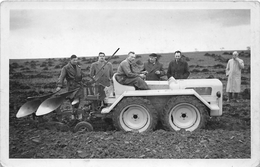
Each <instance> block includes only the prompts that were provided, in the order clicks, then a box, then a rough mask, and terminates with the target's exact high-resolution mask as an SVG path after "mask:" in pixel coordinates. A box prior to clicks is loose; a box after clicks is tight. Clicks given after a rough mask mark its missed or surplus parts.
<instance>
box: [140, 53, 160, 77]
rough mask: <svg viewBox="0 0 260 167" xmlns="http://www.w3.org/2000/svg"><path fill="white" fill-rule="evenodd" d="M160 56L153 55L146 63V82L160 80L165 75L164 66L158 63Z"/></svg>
mask: <svg viewBox="0 0 260 167" xmlns="http://www.w3.org/2000/svg"><path fill="white" fill-rule="evenodd" d="M158 59H159V55H157V54H155V53H152V54H150V55H149V59H148V61H147V62H146V63H144V73H146V80H160V79H161V76H163V75H165V72H164V70H163V64H162V63H160V62H159V61H158Z"/></svg>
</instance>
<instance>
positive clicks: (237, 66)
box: [226, 51, 244, 102]
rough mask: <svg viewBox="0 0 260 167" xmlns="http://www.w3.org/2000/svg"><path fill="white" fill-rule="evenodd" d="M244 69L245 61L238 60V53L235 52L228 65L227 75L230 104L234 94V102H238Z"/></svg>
mask: <svg viewBox="0 0 260 167" xmlns="http://www.w3.org/2000/svg"><path fill="white" fill-rule="evenodd" d="M243 68H244V61H243V60H242V59H240V58H238V52H237V51H234V52H233V57H232V59H230V60H229V61H228V63H227V67H226V75H227V77H228V81H227V89H226V91H227V92H228V100H227V101H228V102H229V101H230V100H231V99H232V94H233V93H234V100H235V102H238V93H239V92H240V87H241V70H242V69H243Z"/></svg>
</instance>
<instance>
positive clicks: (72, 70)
mask: <svg viewBox="0 0 260 167" xmlns="http://www.w3.org/2000/svg"><path fill="white" fill-rule="evenodd" d="M65 79H66V80H67V88H68V91H71V90H74V89H76V88H79V87H80V82H81V81H82V71H81V68H80V66H79V65H78V58H77V56H76V55H72V56H71V57H70V61H69V62H68V64H67V65H65V66H64V67H63V68H62V69H61V73H60V76H59V78H58V81H57V88H56V91H59V90H61V88H62V87H63V85H64V80H65ZM82 97H83V89H82V88H81V89H79V90H78V91H76V92H75V93H74V94H73V95H71V96H70V101H71V102H72V101H73V100H74V99H78V100H79V102H78V103H77V104H75V105H74V108H75V109H76V110H77V109H78V108H79V104H80V102H81V99H82ZM74 112H75V111H74ZM57 114H58V117H59V116H60V115H59V114H60V108H58V109H57ZM59 119H61V118H59Z"/></svg>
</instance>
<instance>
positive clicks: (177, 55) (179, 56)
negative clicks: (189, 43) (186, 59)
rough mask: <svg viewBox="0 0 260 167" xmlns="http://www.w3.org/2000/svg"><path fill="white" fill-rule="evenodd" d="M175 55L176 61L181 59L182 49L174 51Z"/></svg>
mask: <svg viewBox="0 0 260 167" xmlns="http://www.w3.org/2000/svg"><path fill="white" fill-rule="evenodd" d="M174 57H175V59H176V61H179V60H180V58H181V51H179V50H177V51H176V52H174Z"/></svg>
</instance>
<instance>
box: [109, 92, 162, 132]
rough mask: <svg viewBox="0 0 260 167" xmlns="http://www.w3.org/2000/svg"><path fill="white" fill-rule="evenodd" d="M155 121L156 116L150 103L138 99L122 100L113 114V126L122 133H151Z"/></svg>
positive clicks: (156, 119)
mask: <svg viewBox="0 0 260 167" xmlns="http://www.w3.org/2000/svg"><path fill="white" fill-rule="evenodd" d="M157 121H158V115H157V112H156V110H155V109H154V107H153V105H152V104H151V102H150V101H149V100H147V99H144V98H140V97H131V98H125V99H123V100H122V101H121V102H120V103H119V104H118V106H117V107H116V108H115V111H114V113H113V122H114V126H115V128H116V129H117V130H122V131H138V132H147V131H151V130H153V129H154V128H155V126H156V124H157Z"/></svg>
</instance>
